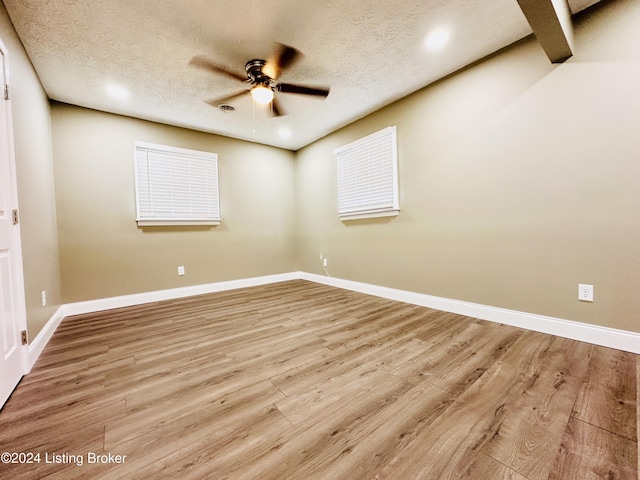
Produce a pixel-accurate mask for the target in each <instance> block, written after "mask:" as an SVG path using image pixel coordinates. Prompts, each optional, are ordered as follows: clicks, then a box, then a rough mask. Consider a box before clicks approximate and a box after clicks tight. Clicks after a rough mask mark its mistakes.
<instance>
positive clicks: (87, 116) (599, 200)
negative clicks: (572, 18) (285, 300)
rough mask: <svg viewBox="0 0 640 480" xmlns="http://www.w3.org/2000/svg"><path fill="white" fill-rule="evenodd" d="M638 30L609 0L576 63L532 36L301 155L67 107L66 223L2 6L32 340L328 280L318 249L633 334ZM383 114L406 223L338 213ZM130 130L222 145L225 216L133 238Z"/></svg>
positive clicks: (362, 272) (190, 144)
mask: <svg viewBox="0 0 640 480" xmlns="http://www.w3.org/2000/svg"><path fill="white" fill-rule="evenodd" d="M639 23H640V3H638V2H637V1H634V0H618V1H616V2H607V3H606V4H605V8H602V9H600V11H599V12H597V14H594V15H588V16H585V18H583V19H581V21H580V26H579V27H578V28H577V31H576V35H575V43H576V52H577V53H576V55H575V56H574V57H573V58H572V59H570V60H569V61H567V62H566V63H565V64H563V65H550V64H549V62H548V61H547V59H546V57H545V56H544V54H543V53H542V51H541V49H540V47H539V46H538V45H537V44H536V42H535V41H533V40H532V39H529V40H527V41H524V42H520V43H519V44H518V45H515V46H514V47H512V48H509V49H507V50H505V51H503V52H501V53H499V54H497V55H495V56H493V57H492V58H490V59H487V60H486V61H484V62H481V63H479V64H477V65H475V66H473V67H470V68H468V69H466V70H464V71H462V72H460V73H458V74H456V75H453V76H451V77H449V78H448V79H446V80H444V81H441V82H438V83H437V84H435V85H433V86H431V87H429V88H426V89H424V90H422V91H420V92H418V93H416V94H414V95H412V96H410V97H408V98H405V99H403V100H401V101H399V102H397V103H395V104H394V105H392V106H390V107H387V108H385V109H383V110H381V111H379V112H376V113H374V114H372V115H370V116H368V117H367V118H365V119H363V120H361V121H358V122H356V123H354V124H352V125H350V126H349V127H346V128H344V129H342V130H340V131H338V132H336V133H334V134H332V135H329V136H327V137H326V138H324V139H322V140H320V141H318V142H316V143H314V144H312V145H310V146H308V147H307V148H304V149H302V150H301V151H299V152H297V153H296V154H293V153H291V152H287V151H284V150H280V149H276V148H270V147H264V146H260V145H256V144H251V143H247V142H242V141H237V140H233V139H228V138H224V137H218V136H213V135H208V134H205V133H199V132H194V131H189V130H184V129H179V128H175V127H169V126H164V125H159V124H154V123H150V122H145V121H141V120H134V119H130V118H126V117H120V116H115V115H109V114H104V113H99V112H95V111H91V110H86V109H82V108H78V107H71V106H68V105H62V104H55V103H54V104H53V106H52V107H51V115H52V122H53V150H54V151H53V157H54V158H55V183H56V188H55V195H56V201H57V216H58V223H57V230H56V207H55V202H54V189H53V185H54V183H53V171H52V170H53V166H52V157H51V134H50V132H49V128H50V119H49V114H50V112H49V105H48V103H47V100H46V96H45V94H44V92H43V90H42V87H41V86H40V83H39V81H38V79H37V76H36V75H35V73H34V71H33V69H32V67H31V65H30V63H29V61H28V59H27V57H26V55H25V53H24V50H23V49H22V46H21V45H20V43H19V41H18V40H17V37H16V35H15V33H14V31H13V29H12V27H11V25H10V22H9V20H8V17H7V15H6V12H5V10H4V8H3V6H2V4H1V3H0V38H2V40H3V41H4V42H5V44H7V46H8V47H9V50H10V55H11V62H12V63H11V69H12V78H13V92H14V97H13V109H14V117H15V126H14V130H15V137H16V156H17V160H18V177H19V178H18V180H19V189H20V203H21V210H22V227H21V228H22V236H23V244H24V245H23V249H24V265H25V277H26V278H25V283H26V291H27V292H26V293H27V310H28V316H29V331H30V336H31V338H33V337H34V336H35V335H36V334H37V333H38V332H39V331H40V329H41V328H42V326H43V325H44V323H45V322H46V321H47V320H48V319H49V318H50V317H51V315H52V314H53V312H54V311H55V308H57V306H58V305H59V304H60V303H62V302H65V303H66V302H73V301H80V300H89V299H97V298H105V297H110V296H115V295H122V294H129V293H137V292H144V291H152V290H158V289H165V288H172V287H180V286H186V285H196V284H203V283H209V282H216V281H223V280H230V279H237V278H246V277H253V276H258V275H268V274H274V273H281V272H287V271H293V270H304V271H309V272H314V273H318V274H323V273H324V272H323V269H322V266H321V263H320V259H319V255H320V254H323V255H325V256H326V257H328V259H329V272H330V273H331V274H332V275H334V276H336V277H341V278H346V279H353V280H358V281H363V282H367V283H373V284H380V285H386V286H391V287H395V288H401V289H406V290H411V291H416V292H421V293H426V294H432V295H438V296H442V297H447V298H454V299H460V300H466V301H471V302H477V303H481V304H486V305H492V306H497V307H505V308H511V309H515V310H521V311H526V312H533V313H539V314H545V315H551V316H554V317H560V318H567V319H572V320H577V321H582V322H587V323H593V324H597V325H604V326H610V327H615V328H621V329H626V330H630V331H640V326H639V322H638V318H639V314H640V300H639V296H638V295H637V288H638V285H640V262H638V258H639V256H640V255H639V254H640V241H639V240H640V220H639V219H640V216H639V215H638V212H639V211H640V189H639V188H638V187H637V185H638V178H640V154H639V153H638V152H640V140H639V139H638V135H637V129H638V126H639V125H640V90H639V89H638V88H637V85H640V67H639V65H640V58H639V55H640V51H639V50H638V49H637V45H638V44H640V38H639V37H638V35H639V30H638V29H637V25H638V24H639ZM425 61H428V58H425ZM388 125H397V127H398V141H399V157H400V191H401V194H400V198H401V208H402V211H401V214H400V216H399V217H397V218H394V219H391V220H384V221H360V222H349V223H342V222H340V221H338V219H337V215H336V191H335V183H336V182H335V159H334V157H333V154H332V151H333V149H334V148H335V147H338V146H341V145H344V144H345V143H348V142H350V141H352V140H354V139H356V138H359V137H361V136H363V135H366V134H368V133H371V132H373V131H376V130H378V129H380V128H383V127H385V126H388ZM135 140H141V141H147V142H154V143H164V144H168V145H174V146H179V147H185V148H195V149H202V150H208V151H214V152H217V153H218V154H219V156H220V177H221V202H222V213H223V223H222V225H220V226H218V227H214V228H186V229H185V228H146V229H139V228H138V227H137V226H136V224H135V201H134V194H133V159H132V154H133V142H134V141H135ZM58 241H59V254H60V264H61V265H62V267H61V278H62V281H61V282H60V281H59V275H60V271H59V267H58ZM177 265H184V266H185V267H186V272H187V274H186V275H185V276H184V277H178V276H177V274H176V273H177V272H176V267H177ZM579 282H581V283H592V284H594V285H595V298H596V301H595V302H594V303H593V304H589V303H582V302H578V301H577V299H576V296H577V284H578V283H579ZM60 285H62V287H61V286H60ZM41 290H46V291H47V293H48V296H49V302H50V303H49V305H50V306H49V307H48V308H44V309H43V308H41V307H40V291H41Z"/></svg>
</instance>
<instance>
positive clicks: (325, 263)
mask: <svg viewBox="0 0 640 480" xmlns="http://www.w3.org/2000/svg"><path fill="white" fill-rule="evenodd" d="M322 266H323V267H328V266H329V260H328V259H326V258H323V259H322Z"/></svg>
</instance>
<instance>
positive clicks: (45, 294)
mask: <svg viewBox="0 0 640 480" xmlns="http://www.w3.org/2000/svg"><path fill="white" fill-rule="evenodd" d="M40 297H41V298H42V306H43V307H46V306H47V292H45V291H44V290H42V292H41V293H40Z"/></svg>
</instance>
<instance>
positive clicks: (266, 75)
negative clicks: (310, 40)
mask: <svg viewBox="0 0 640 480" xmlns="http://www.w3.org/2000/svg"><path fill="white" fill-rule="evenodd" d="M277 45H278V48H277V50H276V53H275V55H274V60H273V61H266V60H262V59H259V58H256V59H253V60H249V61H248V62H247V63H246V64H245V66H244V69H245V71H246V74H240V73H237V72H235V71H234V70H232V69H230V68H227V67H225V66H224V65H219V64H217V63H215V62H213V61H211V60H210V59H209V58H207V57H205V56H204V55H196V56H195V57H193V58H192V59H191V61H190V62H189V65H193V66H195V67H198V68H202V69H205V70H208V71H210V72H214V73H217V74H221V75H226V76H227V77H230V78H233V79H235V80H239V81H241V82H244V83H248V84H249V85H251V88H249V89H244V90H241V91H239V92H235V93H232V94H231V95H225V96H224V97H220V98H215V99H213V100H208V101H207V102H206V103H208V104H209V105H212V106H214V107H218V106H220V105H222V104H225V103H227V102H229V101H230V100H233V99H235V98H238V97H241V96H242V95H245V94H247V93H249V94H251V96H252V97H253V99H254V100H255V101H256V102H257V103H261V104H263V105H267V104H269V103H271V107H272V112H273V115H274V116H276V117H277V116H281V115H284V111H283V109H282V107H281V106H280V103H279V101H278V99H277V98H276V96H275V93H276V92H279V93H295V94H299V95H312V96H316V97H323V98H324V97H326V96H327V95H329V88H324V87H313V86H308V85H297V84H292V83H277V82H276V79H277V78H278V77H279V76H280V74H281V73H282V72H283V71H284V70H286V69H287V68H289V67H291V65H293V64H294V63H296V62H297V61H298V60H299V59H300V58H301V57H302V54H301V53H300V51H298V50H297V49H295V48H293V47H290V46H288V45H283V44H281V43H279V44H277Z"/></svg>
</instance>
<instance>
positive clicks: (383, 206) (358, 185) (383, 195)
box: [334, 125, 400, 221]
mask: <svg viewBox="0 0 640 480" xmlns="http://www.w3.org/2000/svg"><path fill="white" fill-rule="evenodd" d="M378 142H384V145H383V147H381V148H386V149H388V150H389V151H388V152H386V151H384V152H383V154H382V156H383V158H382V159H380V160H379V164H378V165H376V166H377V168H382V170H383V173H382V176H383V177H382V179H378V180H377V183H380V184H379V185H375V183H376V179H375V177H373V178H372V176H371V175H369V176H368V177H369V178H367V175H366V174H364V173H363V172H362V168H361V169H360V170H357V168H358V166H359V167H365V166H366V167H367V168H368V167H369V166H370V165H371V157H372V156H373V155H371V154H370V152H368V151H367V149H369V148H372V146H374V148H378V146H377V145H378ZM387 142H388V143H387ZM334 155H335V156H336V160H337V163H336V165H337V177H338V178H337V180H338V185H337V193H338V217H339V218H340V220H343V221H344V220H360V219H367V218H379V217H391V216H397V215H399V213H400V201H399V188H398V147H397V133H396V127H395V125H394V126H390V127H386V128H383V129H382V130H379V131H377V132H374V133H372V134H369V135H367V136H365V137H362V138H360V139H358V140H355V141H353V142H351V143H348V144H347V145H344V146H342V147H339V148H336V149H335V150H334ZM364 157H366V159H365V160H362V159H363V158H364ZM349 161H351V162H352V163H350V164H347V163H346V162H349ZM365 164H366V165H365ZM349 168H350V169H351V170H357V171H356V172H355V173H351V176H350V177H348V178H347V175H346V174H345V170H347V169H349ZM387 176H390V182H391V191H390V192H387V191H386V190H387V187H388V185H387V184H386V183H385V180H387V181H389V179H388V178H387ZM354 177H357V178H354ZM363 179H364V180H363ZM349 183H350V184H351V185H348V184H349ZM348 186H350V187H352V188H354V189H355V192H354V191H351V192H349V191H347V187H348ZM372 186H373V187H375V188H377V190H376V191H374V193H368V194H364V193H363V194H360V193H359V192H358V189H360V190H362V191H364V190H367V191H369V192H370V191H371V187H372ZM345 197H351V198H352V203H350V204H349V203H348V202H347V201H345V200H344V199H345ZM360 198H364V199H366V198H368V199H369V201H370V203H369V204H368V205H367V204H362V205H359V203H361V202H360V200H359V199H360ZM376 198H380V201H379V202H378V204H377V205H376V204H375V202H374V203H371V202H372V201H373V200H375V199H376ZM353 199H356V200H353Z"/></svg>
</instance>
